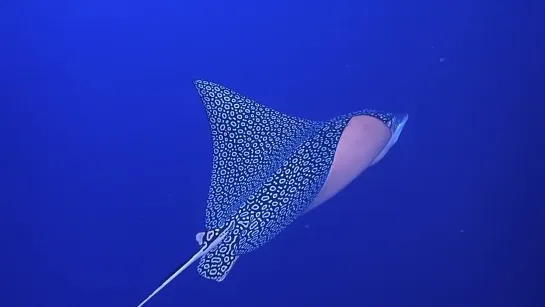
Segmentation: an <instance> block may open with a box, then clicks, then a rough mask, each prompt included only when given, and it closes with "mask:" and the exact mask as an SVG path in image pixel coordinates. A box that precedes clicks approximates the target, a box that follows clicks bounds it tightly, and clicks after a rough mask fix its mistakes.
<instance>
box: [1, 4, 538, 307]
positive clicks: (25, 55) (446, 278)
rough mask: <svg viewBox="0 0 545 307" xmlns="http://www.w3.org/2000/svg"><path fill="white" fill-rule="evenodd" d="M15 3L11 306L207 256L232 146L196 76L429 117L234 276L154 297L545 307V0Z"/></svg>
mask: <svg viewBox="0 0 545 307" xmlns="http://www.w3.org/2000/svg"><path fill="white" fill-rule="evenodd" d="M0 8H1V9H0V17H1V18H0V25H1V26H2V27H1V28H2V31H3V32H2V33H1V34H0V38H1V40H0V41H1V42H0V74H1V75H0V78H1V79H0V81H1V82H0V106H1V107H0V111H1V112H0V128H1V131H2V132H3V133H2V152H1V153H0V161H1V164H0V166H1V168H0V172H1V176H0V179H1V180H2V181H1V182H0V184H1V188H0V190H1V193H0V195H1V196H0V197H1V198H0V205H1V206H2V207H1V208H2V214H1V217H0V225H1V226H0V227H1V228H0V231H1V232H0V233H1V237H2V249H1V251H2V252H1V256H2V260H3V261H2V262H3V264H2V265H1V266H0V267H1V270H0V282H1V284H0V285H1V287H0V294H1V297H2V300H1V302H0V305H1V306H6V307H42V306H45V307H49V306H51V307H53V306H54V307H64V306H67V307H74V306H77V307H86V306H104V307H107V306H115V307H120V306H128V307H131V306H132V307H135V306H136V305H137V304H138V303H139V302H140V301H141V300H142V299H144V298H145V297H146V296H147V295H148V294H149V293H150V292H151V291H152V290H153V289H154V288H155V287H156V286H157V285H158V283H159V282H160V281H161V280H162V279H163V278H164V277H165V276H166V275H167V274H168V273H170V272H171V271H172V270H173V269H174V268H175V267H176V265H178V264H179V263H180V262H181V261H183V260H186V259H187V258H188V257H189V256H190V255H192V254H193V253H194V252H196V250H197V244H196V243H195V234H196V233H197V232H200V231H203V230H204V209H205V206H206V198H207V193H208V185H209V182H210V172H211V163H212V144H211V141H210V131H209V126H208V122H207V118H206V113H205V110H204V109H203V107H202V103H201V101H200V98H199V97H198V95H197V93H196V91H195V90H194V88H193V86H192V81H193V79H197V78H199V79H206V80H210V81H213V82H217V83H220V84H223V85H225V86H227V87H229V88H232V89H233V90H236V91H239V92H241V93H242V94H244V95H247V96H249V97H251V98H253V99H255V100H257V101H259V102H260V103H262V104H264V105H266V106H269V107H272V108H274V109H277V110H279V111H281V112H285V113H288V114H291V115H295V116H299V117H303V118H308V119H315V120H325V119H329V118H331V117H333V116H336V115H340V114H343V113H347V112H350V111H355V110H359V109H362V108H376V109H381V110H386V111H392V112H400V113H401V112H406V113H408V114H410V120H409V121H408V123H407V126H406V127H405V130H404V132H403V135H402V137H401V138H400V140H399V142H398V143H397V144H396V146H394V147H393V149H392V150H391V151H390V153H389V154H388V155H387V156H386V157H385V159H384V160H383V161H381V162H380V163H379V164H377V165H376V166H374V167H372V168H371V169H369V171H367V172H365V174H364V175H363V176H361V177H360V178H358V179H357V180H356V181H355V182H354V183H352V184H351V185H350V186H349V187H348V188H347V189H346V190H345V191H343V192H342V193H340V194H339V195H338V196H336V197H335V198H333V199H332V200H331V201H330V202H329V203H328V204H327V205H324V206H323V208H320V209H318V210H316V212H312V213H311V214H309V215H308V216H305V217H303V218H301V219H300V220H298V221H297V222H296V223H295V224H294V225H292V226H291V227H290V228H288V229H287V230H286V231H285V232H283V233H282V234H280V235H279V236H278V237H277V238H275V239H274V240H273V241H272V242H270V243H269V244H267V245H266V246H264V247H263V248H261V249H259V250H257V251H255V252H253V253H251V254H249V255H246V256H244V257H241V259H240V260H239V261H238V262H237V264H236V266H235V268H234V269H233V270H232V272H231V273H230V275H229V276H228V277H227V279H226V280H225V281H224V282H222V283H219V284H218V283H215V282H212V281H208V280H205V279H203V278H201V277H200V276H199V275H198V274H197V272H196V270H195V268H190V269H189V270H188V271H187V272H184V273H183V274H182V275H181V276H180V277H178V278H177V279H176V280H175V281H174V282H173V283H172V284H171V285H169V286H168V287H167V288H165V289H164V290H163V291H162V292H161V293H160V294H159V295H158V296H157V297H155V298H154V299H153V300H152V301H150V303H149V305H147V306H149V307H153V306H191V307H201V306H203V307H208V306H225V307H226V306H237V307H246V306H247V307H254V306H259V307H268V306H297V307H303V306H332V307H335V306H392V307H393V306H396V307H398V306H419V307H422V306H433V307H439V306H441V307H458V306H464V307H472V306H544V305H543V302H542V303H541V304H540V303H539V302H538V298H539V294H541V293H540V291H541V292H542V285H543V284H544V283H545V282H544V281H543V277H542V276H543V275H542V273H543V270H542V269H543V267H539V266H538V264H539V259H543V257H541V256H540V253H539V252H538V249H539V246H540V243H541V244H542V240H540V238H542V233H543V232H542V231H541V224H542V221H543V218H542V217H543V213H544V210H543V209H542V208H541V207H542V205H543V204H544V203H545V200H543V198H537V197H538V196H540V195H541V194H542V192H541V191H540V190H539V189H540V186H539V184H538V183H539V182H541V183H542V182H543V180H544V179H543V172H544V170H545V162H544V161H545V160H544V159H543V156H542V155H541V154H540V152H539V150H538V149H539V148H540V147H541V146H543V145H545V144H544V138H543V137H542V136H543V134H541V132H544V129H543V127H542V124H541V122H542V117H543V116H542V114H543V111H539V110H542V108H543V107H542V104H543V102H544V101H545V93H544V86H543V85H544V84H545V80H544V64H545V63H544V59H543V54H545V46H544V45H545V44H544V41H545V40H544V33H545V32H544V31H545V30H544V27H543V17H540V16H538V15H539V14H538V13H540V12H541V13H542V12H545V6H544V4H543V3H538V2H537V1H536V2H535V3H534V4H531V3H526V4H523V3H520V2H517V1H503V2H501V3H500V2H497V1H487V2H482V1H481V2H479V1H469V0H462V1H450V2H447V1H430V0H426V1H417V2H414V1H409V2H407V1H352V0H350V1H346V0H341V1H266V2H257V1H253V2H252V1H218V0H211V1H173V0H167V1H164V0H159V1H136V2H135V1H116V0H112V1H105V0H98V1H88V0H87V1H19V2H16V1H7V2H2V3H1V4H0ZM540 180H541V181H540ZM540 287H541V288H540Z"/></svg>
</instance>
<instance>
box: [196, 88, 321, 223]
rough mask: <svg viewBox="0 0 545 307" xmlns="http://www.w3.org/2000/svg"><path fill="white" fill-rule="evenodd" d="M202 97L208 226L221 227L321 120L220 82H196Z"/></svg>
mask: <svg viewBox="0 0 545 307" xmlns="http://www.w3.org/2000/svg"><path fill="white" fill-rule="evenodd" d="M194 85H195V87H196V88H197V90H198V92H199V95H200V96H201V98H202V101H203V103H204V107H205V109H206V113H207V115H208V120H209V124H210V129H211V133H212V141H213V165H212V177H211V184H210V189H209V194H208V201H207V208H206V228H207V229H215V228H221V227H222V226H223V225H224V224H225V222H226V221H227V219H228V218H229V217H231V216H232V215H233V214H234V212H236V210H238V209H239V207H240V205H241V201H240V200H241V198H242V197H243V196H245V195H247V194H248V193H249V192H252V191H253V190H254V189H256V188H257V187H258V185H259V183H260V182H262V181H263V180H264V179H265V178H266V176H267V175H268V174H269V173H271V172H272V170H273V169H274V167H275V165H277V164H278V163H280V162H281V161H280V160H281V158H282V157H284V156H285V155H286V152H289V151H290V150H294V149H295V148H296V146H297V145H298V144H300V142H302V140H303V139H304V137H305V135H308V134H309V133H312V131H314V129H316V127H317V126H319V125H321V122H316V121H310V120H305V119H301V118H297V117H293V116H289V115H286V114H283V113H280V112H278V111H275V110H273V109H270V108H267V107H265V106H263V105H261V104H259V103H257V102H255V101H253V100H251V99H249V98H247V97H245V96H243V95H241V94H239V93H236V92H234V91H232V90H230V89H228V88H226V87H223V86H221V85H218V84H215V83H212V82H208V81H202V80H197V81H194Z"/></svg>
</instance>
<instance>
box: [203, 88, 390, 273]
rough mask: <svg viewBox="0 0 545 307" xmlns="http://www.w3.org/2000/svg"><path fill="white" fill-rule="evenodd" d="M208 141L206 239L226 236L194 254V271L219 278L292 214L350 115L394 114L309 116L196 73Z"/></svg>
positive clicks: (323, 171)
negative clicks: (290, 112)
mask: <svg viewBox="0 0 545 307" xmlns="http://www.w3.org/2000/svg"><path fill="white" fill-rule="evenodd" d="M194 84H195V86H196V88H197V90H198V92H199V94H200V96H201V98H202V100H203V103H204V105H205V109H206V111H207V114H208V119H209V122H210V128H211V132H212V141H213V152H214V154H213V166H212V180H211V185H210V190H209V195H208V202H207V208H206V228H207V235H206V236H205V238H204V240H203V244H209V243H210V242H211V241H213V240H214V239H215V237H217V235H218V234H219V233H221V232H223V231H224V230H225V229H227V228H229V232H228V234H227V236H226V237H225V239H224V240H223V241H222V242H221V243H220V244H218V245H217V246H216V247H215V248H214V249H212V250H211V251H210V252H209V253H207V254H206V255H205V256H203V257H202V258H201V259H200V262H199V266H198V268H197V270H198V272H199V273H200V274H201V275H202V276H204V277H205V278H208V279H213V280H216V281H222V280H223V279H224V278H225V277H226V276H227V274H228V273H229V271H230V270H231V269H232V267H233V265H234V263H235V262H236V261H237V260H238V258H239V257H240V256H241V255H243V254H245V253H248V252H251V251H253V250H255V249H257V248H259V247H261V246H262V245H263V244H265V243H267V242H268V241H270V240H271V239H272V238H274V237H275V236H276V235H278V234H279V233H280V232H281V231H282V230H283V229H285V228H286V227H287V226H289V225H290V224H291V223H293V221H295V219H297V217H299V216H300V215H301V214H302V213H303V212H304V211H305V209H306V208H307V207H308V205H309V204H310V203H311V202H312V200H313V199H314V198H315V197H316V195H317V194H318V193H319V191H320V189H321V188H322V186H323V185H324V183H325V180H326V179H327V176H328V174H329V170H330V168H331V164H332V163H333V157H334V155H335V150H336V148H337V144H338V142H339V139H340V137H341V134H342V132H343V130H344V128H345V127H346V125H347V124H348V122H349V120H350V119H351V118H352V117H354V116H358V115H370V116H374V117H376V118H378V119H380V120H381V121H382V122H383V123H384V124H386V125H387V126H388V127H390V128H391V129H392V126H393V124H394V119H395V118H394V116H393V115H392V114H390V113H383V112H378V111H374V110H363V111H359V112H354V113H349V114H345V115H342V116H339V117H336V118H334V119H331V120H329V121H324V122H320V121H309V120H305V119H300V118H297V117H292V116H288V115H285V114H282V113H280V112H277V111H275V110H272V109H269V108H267V107H265V106H262V105H260V104H258V103H257V102H255V101H253V100H251V99H249V98H247V97H244V96H242V95H240V94H238V93H236V92H234V91H232V90H230V89H227V88H225V87H223V86H221V85H218V84H214V83H211V82H208V81H201V80H198V81H195V83H194Z"/></svg>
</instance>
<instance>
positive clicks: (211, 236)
mask: <svg viewBox="0 0 545 307" xmlns="http://www.w3.org/2000/svg"><path fill="white" fill-rule="evenodd" d="M234 225H235V223H234V222H231V223H230V224H229V226H228V227H225V228H224V229H223V230H221V231H220V230H219V229H217V230H210V231H207V232H206V233H203V237H202V239H203V242H202V244H200V245H201V249H200V250H199V251H198V252H197V253H196V254H195V255H193V256H192V257H191V258H190V259H189V260H188V261H186V262H185V263H184V264H182V265H180V266H179V267H178V269H177V270H175V271H174V273H172V274H170V275H169V276H168V277H167V278H165V280H164V281H163V283H162V284H161V285H160V286H159V287H157V289H155V290H154V291H153V292H152V293H151V294H150V295H149V296H148V297H147V298H146V299H145V300H143V301H142V302H141V303H140V304H139V305H138V307H142V306H144V304H145V303H147V302H148V301H149V300H150V299H151V298H152V297H154V296H155V295H156V294H157V293H159V291H161V290H162V289H163V288H164V287H166V286H167V285H168V284H169V283H170V282H171V281H173V280H174V278H176V277H177V276H178V275H180V274H181V273H182V272H183V271H185V269H187V268H188V267H189V266H190V265H191V264H193V262H195V261H197V260H199V258H201V257H203V256H205V255H206V254H208V253H209V252H210V251H213V250H215V249H216V248H217V247H218V245H220V244H221V243H222V242H223V240H224V239H225V237H226V236H227V235H228V234H229V233H230V232H231V230H232V229H233V227H234ZM205 234H206V235H205Z"/></svg>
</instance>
